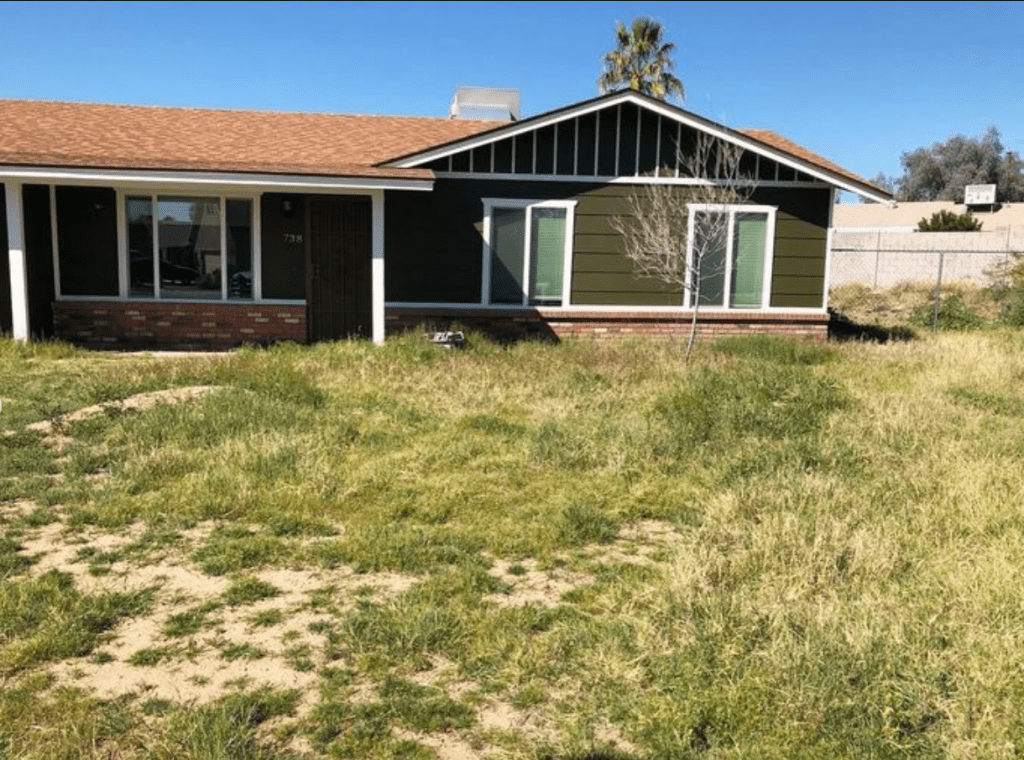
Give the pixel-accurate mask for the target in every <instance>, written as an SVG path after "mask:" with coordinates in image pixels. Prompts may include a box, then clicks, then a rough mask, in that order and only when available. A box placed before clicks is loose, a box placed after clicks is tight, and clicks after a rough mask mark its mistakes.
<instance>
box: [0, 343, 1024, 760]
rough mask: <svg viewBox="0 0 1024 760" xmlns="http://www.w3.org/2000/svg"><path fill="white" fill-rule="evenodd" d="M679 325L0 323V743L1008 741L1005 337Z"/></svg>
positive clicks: (1018, 415)
mask: <svg viewBox="0 0 1024 760" xmlns="http://www.w3.org/2000/svg"><path fill="white" fill-rule="evenodd" d="M680 353H681V346H680V345H678V344H675V343H669V342H662V343H659V342H640V341H637V342H620V343H614V344H607V345H605V344H600V343H587V342H567V343H564V344H562V345H557V346H553V345H542V344H519V345H514V346H510V347H502V346H498V345H494V344H491V343H489V342H487V341H485V340H483V339H482V338H479V337H477V336H470V347H469V348H468V349H465V350H462V351H445V350H442V349H438V348H436V347H434V346H431V345H429V344H427V343H426V341H424V340H423V339H422V337H421V336H419V335H410V336H408V337H405V338H401V339H394V340H389V341H388V343H387V344H386V345H384V346H383V347H375V346H372V345H368V344H366V343H337V344H327V345H318V346H313V347H297V346H280V347H276V348H272V349H268V350H242V351H238V352H235V353H231V354H219V355H199V356H196V355H187V356H180V357H170V358H167V357H160V358H155V357H151V356H146V355H114V354H109V355H108V354H90V353H86V352H79V351H75V350H73V349H69V348H67V347H64V346H60V345H57V344H32V345H28V346H25V345H19V344H15V343H13V342H10V341H0V399H2V401H3V411H2V415H0V758H29V757H33V758H34V757H53V758H56V757H83V758H84V757H89V758H100V757H103V758H107V757H120V758H133V757H138V758H151V757H167V758H171V757H174V758H197V759H198V758H214V757H218V758H219V757H224V758H227V757H230V758H272V757H275V758H298V757H354V758H438V757H440V758H446V759H449V760H455V758H465V757H481V758H485V757H492V758H538V757H550V758H560V759H562V760H583V759H584V758H609V759H610V758H615V759H621V760H629V759H633V760H640V759H641V758H651V759H652V760H653V759H654V758H659V759H660V758H665V759H666V760H668V759H669V758H673V759H674V758H702V759H703V758H708V759H711V758H715V759H724V758H748V757H749V758H754V757H756V758H779V759H780V760H782V758H785V759H786V760H791V759H793V758H822V757H850V758H861V757H864V758H867V757H871V758H905V757H935V758H939V757H943V758H946V757H958V758H987V757H992V758H995V757H1011V756H1014V755H1015V754H1021V753H1024V719H1022V717H1021V716H1024V665H1022V659H1021V658H1022V655H1021V653H1022V652H1024V559H1022V558H1024V502H1022V499H1021V494H1024V467H1022V466H1021V465H1022V457H1024V426H1022V425H1021V419H1022V418H1024V337H1022V335H1021V334H1019V333H1017V332H1009V331H1000V330H987V331H984V332H982V333H956V334H952V333H951V334H942V335H927V336H925V337H923V338H920V339H918V340H913V341H909V342H905V343H899V344H894V345H885V346H879V345H871V344H846V345H821V344H809V343H800V342H792V341H786V340H781V339H773V338H766V337H751V338H735V339H729V340H723V341H719V342H717V343H713V344H708V345H704V346H700V347H699V348H698V351H697V354H696V355H695V357H694V359H693V360H692V361H691V363H690V364H689V365H688V366H683V365H682V364H681V363H680ZM193 386H216V388H215V389H214V390H211V391H209V392H204V393H203V394H202V395H196V396H195V397H194V398H191V399H190V400H186V401H179V402H177V403H163V404H156V405H154V406H151V407H147V408H134V407H131V406H130V405H128V404H124V403H122V402H123V401H124V400H125V399H128V398H129V397H132V396H134V395H135V394H138V393H142V392H148V391H158V390H164V389H170V388H185V387H193ZM93 404H102V405H104V407H103V411H101V412H100V413H97V414H94V415H92V416H89V417H87V418H77V417H76V416H75V415H74V414H73V413H74V412H75V410H78V409H82V408H84V407H87V406H90V405H93ZM44 421H45V422H49V423H50V424H49V426H48V427H47V429H46V430H45V431H40V432H33V431H31V430H29V429H28V426H30V425H32V424H34V423H39V422H44ZM176 573H179V574H181V575H180V576H177V575H175V574H176ZM175 584H177V585H175ZM125 632H134V633H131V636H134V637H135V638H133V639H126V638H125V636H126V635H128V634H126V633H125ZM207 656H208V657H209V659H208V660H204V659H202V658H203V657H207ZM189 663H191V664H192V665H193V666H195V667H194V668H193V671H194V672H193V671H187V668H188V667H189ZM204 663H214V664H213V665H204ZM268 663H270V664H275V665H274V666H275V667H277V666H278V665H279V666H280V667H281V668H283V669H284V673H285V676H284V677H283V680H282V681H280V682H277V681H275V682H269V681H265V680H261V676H260V675H259V674H260V673H261V672H263V671H262V670H261V669H266V668H268V667H270V665H269V664H268ZM114 668H120V669H121V670H117V671H116V672H117V673H122V674H124V675H123V676H122V677H121V683H123V684H127V685H126V686H124V687H123V689H122V690H121V691H120V692H118V691H117V688H120V687H110V689H108V690H107V691H102V690H99V689H98V687H97V686H96V684H97V683H100V682H101V680H102V679H101V677H102V676H103V674H104V673H107V672H110V673H113V672H115V671H114V670H113V669H114ZM161 668H165V669H166V671H164V670H160V669H161ZM204 668H205V669H204ZM232 668H234V669H237V670H232ZM104 669H107V670H104ZM186 671H187V672H189V673H192V674H191V675H189V676H184V675H181V674H182V673H184V672H186ZM174 673H178V674H179V675H178V676H174V675H168V674H174ZM222 673H223V674H236V673H237V674H241V675H238V676H237V677H235V676H232V677H231V678H229V677H228V675H223V676H222V675H221V674H222ZM154 674H156V675H154ZM129 676H131V678H129ZM175 677H177V678H180V679H182V680H181V683H180V684H178V685H179V686H180V687H181V692H180V693H181V695H183V696H179V697H177V698H175V697H174V695H172V694H169V693H166V694H165V693H164V692H163V691H161V689H162V688H163V687H162V686H158V682H159V681H160V680H161V679H164V680H166V679H168V678H171V679H173V678H175ZM219 678H223V679H224V680H223V685H221V681H220V680H218V679H219ZM133 679H135V680H133ZM147 679H149V680H148V681H147ZM189 679H190V680H189ZM186 680H188V681H189V682H188V684H186V683H185V681H186ZM140 684H141V685H140ZM147 684H149V685H147ZM186 686H188V687H189V688H193V687H194V688H195V689H196V691H195V693H194V694H192V693H191V692H188V691H187V689H186V688H185V687H186ZM214 686H216V687H217V688H216V689H213V688H212V687H214ZM189 694H191V696H189ZM460 753H461V754H460Z"/></svg>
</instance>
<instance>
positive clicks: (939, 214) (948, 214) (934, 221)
mask: <svg viewBox="0 0 1024 760" xmlns="http://www.w3.org/2000/svg"><path fill="white" fill-rule="evenodd" d="M980 229H981V222H980V221H979V220H977V219H975V218H974V217H973V216H971V212H970V211H968V212H967V213H966V214H954V213H953V212H952V211H946V210H943V211H936V212H935V213H934V214H932V218H931V219H925V218H923V217H922V219H921V221H920V222H918V223H917V231H918V232H978V231H979V230H980Z"/></svg>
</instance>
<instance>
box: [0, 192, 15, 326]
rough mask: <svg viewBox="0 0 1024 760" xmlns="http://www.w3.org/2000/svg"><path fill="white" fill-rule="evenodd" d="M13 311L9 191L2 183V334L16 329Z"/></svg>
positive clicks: (0, 296) (0, 230) (0, 319)
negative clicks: (8, 247)
mask: <svg viewBox="0 0 1024 760" xmlns="http://www.w3.org/2000/svg"><path fill="white" fill-rule="evenodd" d="M13 317H14V315H13V314H12V313H11V273H10V251H8V250H7V193H6V189H5V188H4V186H3V185H0V334H9V333H10V332H11V330H13V329H14V324H13Z"/></svg>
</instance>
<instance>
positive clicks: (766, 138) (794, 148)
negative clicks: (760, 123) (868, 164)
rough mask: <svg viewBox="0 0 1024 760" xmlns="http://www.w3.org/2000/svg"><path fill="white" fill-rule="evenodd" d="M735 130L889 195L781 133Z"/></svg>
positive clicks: (887, 193)
mask: <svg viewBox="0 0 1024 760" xmlns="http://www.w3.org/2000/svg"><path fill="white" fill-rule="evenodd" d="M736 131H737V132H739V133H740V134H742V135H745V136H747V137H750V138H753V139H754V140H757V141H758V142H759V143H764V144H765V145H767V146H769V147H772V148H775V149H776V150H781V151H783V152H785V153H789V154H790V155H791V156H794V157H796V158H800V159H803V160H804V161H806V162H807V163H809V164H813V165H815V166H817V167H818V168H821V169H825V170H826V171H830V172H832V173H833V174H838V175H839V176H840V177H843V178H845V179H847V180H849V181H851V182H854V183H856V184H858V185H864V186H865V187H869V188H872V189H873V190H875V191H876V192H878V193H881V194H882V195H889V192H888V191H887V190H884V189H882V188H880V187H876V186H875V185H872V184H871V183H870V182H868V181H867V180H866V179H864V178H863V177H860V176H858V175H856V174H854V173H853V172H851V171H850V170H849V169H844V168H843V167H841V166H840V165H839V164H835V163H832V162H831V161H829V160H828V159H827V158H824V157H822V156H819V155H818V154H817V153H815V152H814V151H812V150H808V149H807V148H805V147H804V146H802V145H798V144H797V143H795V142H793V141H792V140H789V139H786V138H785V137H783V136H782V135H779V134H776V133H775V132H772V131H771V130H768V129H737V130H736Z"/></svg>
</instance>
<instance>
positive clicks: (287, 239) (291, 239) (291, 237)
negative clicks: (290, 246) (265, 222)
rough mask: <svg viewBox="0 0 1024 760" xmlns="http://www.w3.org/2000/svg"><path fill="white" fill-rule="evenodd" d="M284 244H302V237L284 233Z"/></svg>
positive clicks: (292, 233)
mask: <svg viewBox="0 0 1024 760" xmlns="http://www.w3.org/2000/svg"><path fill="white" fill-rule="evenodd" d="M284 242H286V243H301V242H302V235H296V234H295V233H294V232H286V233H284Z"/></svg>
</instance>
